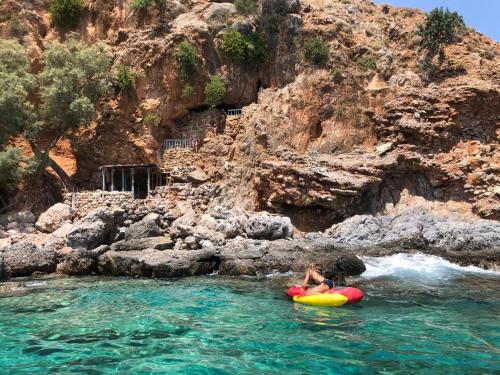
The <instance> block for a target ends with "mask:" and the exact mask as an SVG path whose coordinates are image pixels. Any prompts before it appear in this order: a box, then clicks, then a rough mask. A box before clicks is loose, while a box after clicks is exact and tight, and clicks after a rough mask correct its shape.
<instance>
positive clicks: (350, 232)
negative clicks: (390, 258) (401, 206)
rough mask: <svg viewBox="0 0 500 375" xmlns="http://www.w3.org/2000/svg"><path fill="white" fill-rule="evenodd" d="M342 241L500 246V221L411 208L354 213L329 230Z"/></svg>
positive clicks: (355, 243) (430, 246) (447, 247)
mask: <svg viewBox="0 0 500 375" xmlns="http://www.w3.org/2000/svg"><path fill="white" fill-rule="evenodd" d="M326 235H327V236H329V238H331V239H332V240H334V241H335V242H336V243H338V244H343V245H350V246H366V247H370V246H380V247H384V248H397V249H420V250H423V251H425V250H426V249H441V250H443V251H461V250H470V251H474V250H485V249H492V248H496V249H500V240H499V239H500V223H499V222H496V221H490V220H477V221H472V222H467V221H463V220H458V219H456V218H443V217H439V216H437V215H434V214H432V213H429V212H426V211H421V210H416V209H410V210H407V211H404V212H403V213H402V214H400V215H398V216H381V217H373V216H370V215H358V216H353V217H352V218H349V219H347V220H345V221H344V222H342V223H340V224H336V225H334V226H333V227H331V228H330V229H328V230H327V231H326Z"/></svg>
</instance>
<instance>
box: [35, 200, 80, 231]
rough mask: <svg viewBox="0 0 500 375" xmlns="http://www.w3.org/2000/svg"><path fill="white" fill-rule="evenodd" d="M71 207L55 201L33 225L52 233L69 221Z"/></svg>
mask: <svg viewBox="0 0 500 375" xmlns="http://www.w3.org/2000/svg"><path fill="white" fill-rule="evenodd" d="M71 217H72V215H71V207H70V206H68V205H67V204H64V203H56V204H55V205H53V206H52V207H50V208H49V209H48V210H47V211H45V212H44V213H42V214H41V215H40V217H39V218H38V220H37V222H36V224H35V227H36V228H37V229H38V230H40V231H42V232H46V233H52V232H54V231H55V230H57V229H59V228H60V227H61V226H63V225H64V224H67V223H69V222H70V221H71Z"/></svg>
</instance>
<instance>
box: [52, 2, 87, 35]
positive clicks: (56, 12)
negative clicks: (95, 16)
mask: <svg viewBox="0 0 500 375" xmlns="http://www.w3.org/2000/svg"><path fill="white" fill-rule="evenodd" d="M82 10H83V1H82V0H52V2H51V3H50V17H51V20H52V23H53V24H54V25H56V26H59V27H67V28H75V27H76V26H78V22H79V21H80V15H81V14H82Z"/></svg>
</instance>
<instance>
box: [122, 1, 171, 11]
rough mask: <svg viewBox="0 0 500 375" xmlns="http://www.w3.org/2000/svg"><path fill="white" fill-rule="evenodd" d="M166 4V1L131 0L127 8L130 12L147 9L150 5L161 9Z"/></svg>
mask: <svg viewBox="0 0 500 375" xmlns="http://www.w3.org/2000/svg"><path fill="white" fill-rule="evenodd" d="M166 3H167V1H166V0H132V1H131V2H130V4H129V7H130V9H132V10H141V9H145V8H147V7H148V6H150V5H151V4H154V5H156V6H157V7H158V8H162V7H164V6H165V4H166Z"/></svg>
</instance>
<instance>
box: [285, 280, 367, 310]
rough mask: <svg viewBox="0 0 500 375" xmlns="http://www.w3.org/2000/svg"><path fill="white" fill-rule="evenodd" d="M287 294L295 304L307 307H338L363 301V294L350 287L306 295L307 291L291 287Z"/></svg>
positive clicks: (297, 286)
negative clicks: (302, 304)
mask: <svg viewBox="0 0 500 375" xmlns="http://www.w3.org/2000/svg"><path fill="white" fill-rule="evenodd" d="M287 294H288V296H289V297H292V298H293V300H294V301H295V302H299V303H304V304H307V305H317V306H334V307H339V306H342V305H345V304H355V303H358V302H360V301H361V300H362V299H363V292H362V291H361V290H359V289H357V288H353V287H350V286H347V287H340V288H332V289H329V290H327V291H326V292H325V293H319V294H310V295H307V291H306V290H304V289H302V287H301V286H300V285H295V286H292V287H291V288H290V289H288V291H287Z"/></svg>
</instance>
